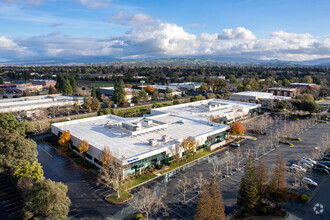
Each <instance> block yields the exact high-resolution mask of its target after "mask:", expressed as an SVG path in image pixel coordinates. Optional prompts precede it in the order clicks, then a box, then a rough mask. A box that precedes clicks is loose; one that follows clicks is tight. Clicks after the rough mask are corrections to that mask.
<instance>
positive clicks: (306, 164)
mask: <svg viewBox="0 0 330 220" xmlns="http://www.w3.org/2000/svg"><path fill="white" fill-rule="evenodd" d="M298 164H299V165H300V166H302V167H305V168H307V169H310V168H312V167H313V165H311V164H309V163H307V162H306V161H299V162H298Z"/></svg>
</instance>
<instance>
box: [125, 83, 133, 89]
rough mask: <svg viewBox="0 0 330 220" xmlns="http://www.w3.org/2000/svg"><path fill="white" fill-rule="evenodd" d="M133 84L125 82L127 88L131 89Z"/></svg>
mask: <svg viewBox="0 0 330 220" xmlns="http://www.w3.org/2000/svg"><path fill="white" fill-rule="evenodd" d="M132 87H133V86H132V85H131V84H125V88H128V89H131V88H132Z"/></svg>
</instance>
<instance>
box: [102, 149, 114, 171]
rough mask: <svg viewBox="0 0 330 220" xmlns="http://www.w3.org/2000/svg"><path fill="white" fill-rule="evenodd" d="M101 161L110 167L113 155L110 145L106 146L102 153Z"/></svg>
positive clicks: (106, 166)
mask: <svg viewBox="0 0 330 220" xmlns="http://www.w3.org/2000/svg"><path fill="white" fill-rule="evenodd" d="M99 157H100V161H101V163H102V166H103V167H104V168H110V166H111V160H112V155H111V151H110V149H109V147H104V148H103V151H102V153H101V154H100V156H99Z"/></svg>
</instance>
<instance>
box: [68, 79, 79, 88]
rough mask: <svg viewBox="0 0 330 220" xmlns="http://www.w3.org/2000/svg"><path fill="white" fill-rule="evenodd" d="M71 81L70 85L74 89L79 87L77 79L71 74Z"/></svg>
mask: <svg viewBox="0 0 330 220" xmlns="http://www.w3.org/2000/svg"><path fill="white" fill-rule="evenodd" d="M69 81H70V85H71V87H72V91H75V90H76V89H77V87H78V85H77V81H76V79H75V78H74V77H73V76H71V77H69Z"/></svg>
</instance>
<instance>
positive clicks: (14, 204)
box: [0, 175, 23, 219]
mask: <svg viewBox="0 0 330 220" xmlns="http://www.w3.org/2000/svg"><path fill="white" fill-rule="evenodd" d="M0 204H1V205H0V219H9V217H10V216H15V215H16V214H19V213H20V212H21V210H22V208H23V199H22V197H21V196H20V194H18V191H17V190H16V188H15V186H14V184H13V183H12V182H11V181H10V180H9V178H8V177H7V176H5V175H0Z"/></svg>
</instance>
